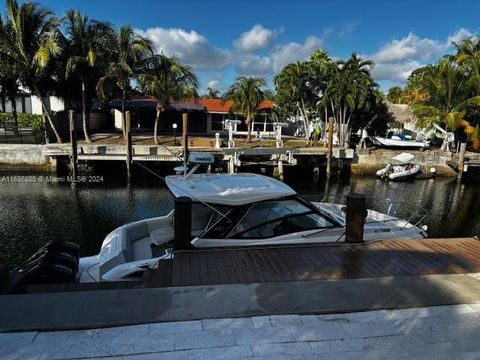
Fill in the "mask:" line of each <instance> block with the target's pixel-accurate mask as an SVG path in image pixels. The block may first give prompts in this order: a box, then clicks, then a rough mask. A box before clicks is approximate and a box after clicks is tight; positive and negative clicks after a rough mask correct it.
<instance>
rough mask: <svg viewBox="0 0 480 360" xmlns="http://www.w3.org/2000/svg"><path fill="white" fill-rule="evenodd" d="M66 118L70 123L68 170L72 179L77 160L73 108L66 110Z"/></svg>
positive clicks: (75, 175) (76, 169) (75, 176)
mask: <svg viewBox="0 0 480 360" xmlns="http://www.w3.org/2000/svg"><path fill="white" fill-rule="evenodd" d="M68 120H69V125H70V170H71V172H72V176H73V179H76V178H77V174H78V167H77V166H78V161H77V134H76V132H75V118H74V113H73V110H69V111H68Z"/></svg>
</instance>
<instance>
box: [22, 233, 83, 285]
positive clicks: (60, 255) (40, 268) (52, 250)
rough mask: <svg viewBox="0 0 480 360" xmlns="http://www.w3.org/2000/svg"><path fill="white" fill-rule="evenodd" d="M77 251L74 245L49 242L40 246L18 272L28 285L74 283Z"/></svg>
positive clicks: (76, 268) (76, 269)
mask: <svg viewBox="0 0 480 360" xmlns="http://www.w3.org/2000/svg"><path fill="white" fill-rule="evenodd" d="M78 250H79V248H78V245H76V244H72V243H69V242H64V241H51V242H49V243H47V244H45V245H44V246H42V247H41V248H40V249H39V250H38V251H37V252H36V253H35V254H33V255H32V256H31V257H30V258H29V259H28V260H27V261H26V262H25V263H24V264H23V265H22V266H21V267H20V268H19V269H18V270H19V272H20V273H22V274H24V275H25V277H26V280H27V283H30V284H46V283H69V282H75V281H76V276H77V272H78V259H79V255H78Z"/></svg>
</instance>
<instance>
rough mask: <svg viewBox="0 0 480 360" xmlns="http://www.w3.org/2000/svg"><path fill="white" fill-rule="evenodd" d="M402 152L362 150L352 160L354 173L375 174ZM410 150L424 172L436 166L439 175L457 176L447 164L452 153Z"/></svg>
mask: <svg viewBox="0 0 480 360" xmlns="http://www.w3.org/2000/svg"><path fill="white" fill-rule="evenodd" d="M401 152H403V151H398V150H385V149H382V150H373V151H369V150H360V151H359V152H358V153H357V154H356V158H355V160H354V161H353V162H352V168H351V169H352V174H359V175H375V173H376V172H377V171H378V170H380V169H382V168H384V167H385V166H387V164H388V163H389V162H390V161H391V158H392V157H393V156H395V155H398V154H400V153H401ZM408 152H409V153H411V154H413V155H415V159H414V160H413V161H414V162H415V163H416V164H418V165H420V166H421V168H422V172H424V173H427V174H428V173H429V170H430V168H431V167H434V168H435V169H436V171H437V176H456V173H455V171H454V170H453V169H452V168H451V167H450V166H448V165H447V161H448V160H450V159H451V154H450V153H445V152H441V151H439V150H427V151H408Z"/></svg>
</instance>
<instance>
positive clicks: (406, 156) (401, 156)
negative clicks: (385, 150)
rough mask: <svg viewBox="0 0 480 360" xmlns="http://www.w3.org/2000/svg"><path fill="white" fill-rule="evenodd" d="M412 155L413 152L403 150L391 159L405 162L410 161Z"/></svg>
mask: <svg viewBox="0 0 480 360" xmlns="http://www.w3.org/2000/svg"><path fill="white" fill-rule="evenodd" d="M414 157H415V155H413V154H410V153H407V152H403V153H401V154H398V155H396V156H394V157H392V160H394V161H397V162H399V163H401V164H407V163H409V162H410V161H412V160H413V158H414Z"/></svg>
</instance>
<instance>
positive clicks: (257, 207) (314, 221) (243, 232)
mask: <svg viewBox="0 0 480 360" xmlns="http://www.w3.org/2000/svg"><path fill="white" fill-rule="evenodd" d="M333 226H335V224H334V223H333V221H330V220H329V219H327V218H326V217H324V216H322V215H321V214H320V213H318V212H315V211H314V210H312V209H311V208H309V207H307V206H306V205H304V204H302V203H300V202H299V201H297V200H295V199H287V200H278V201H265V202H261V203H256V204H254V205H253V206H251V207H250V209H249V210H248V212H247V213H246V215H245V216H244V217H243V218H242V219H241V220H240V221H239V222H238V224H237V226H236V227H235V228H234V229H233V230H232V231H231V232H230V234H229V235H228V236H227V237H228V238H230V239H232V238H268V237H273V236H280V235H285V234H290V233H294V232H299V231H306V230H312V229H318V228H327V227H333Z"/></svg>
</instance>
